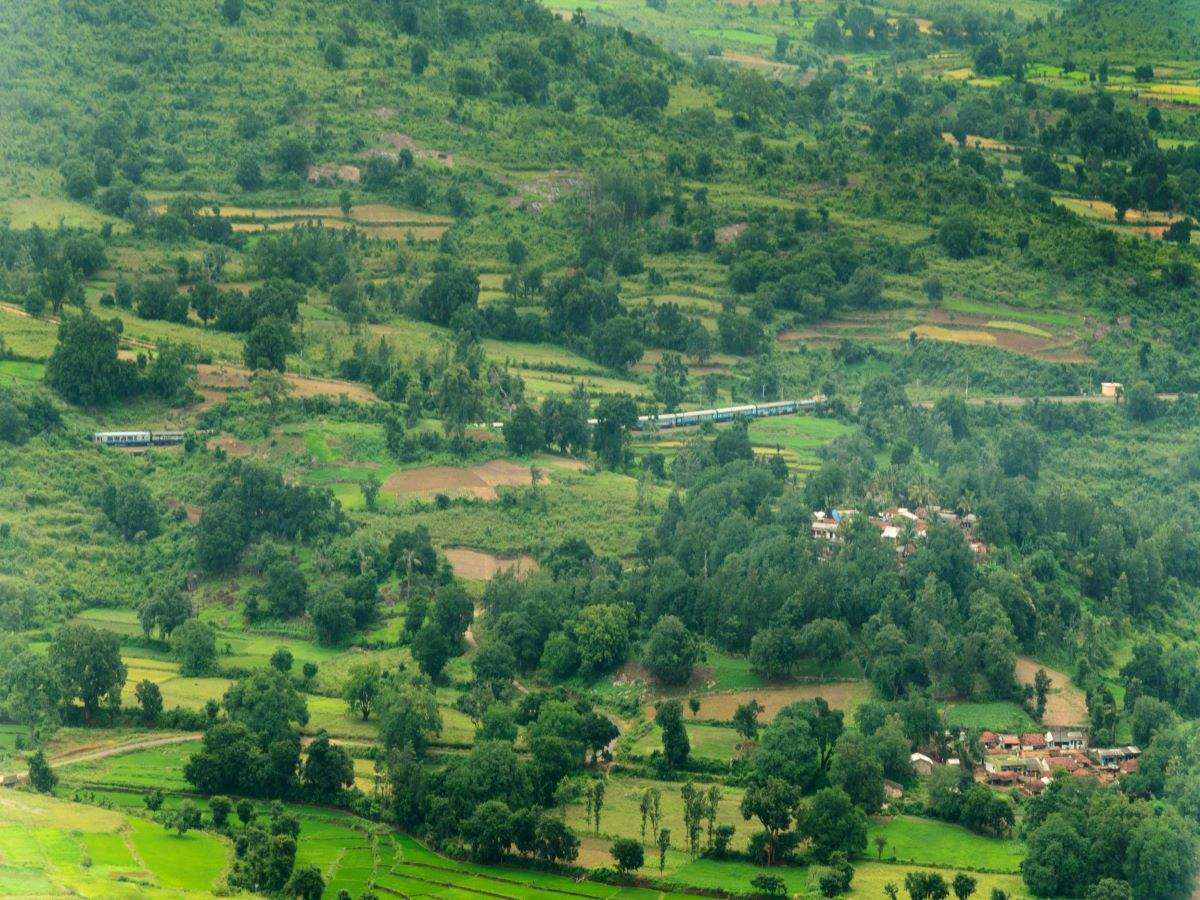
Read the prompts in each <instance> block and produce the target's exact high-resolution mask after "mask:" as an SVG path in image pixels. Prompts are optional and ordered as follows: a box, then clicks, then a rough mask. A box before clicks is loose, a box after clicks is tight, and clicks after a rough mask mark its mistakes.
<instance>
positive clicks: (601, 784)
mask: <svg viewBox="0 0 1200 900" xmlns="http://www.w3.org/2000/svg"><path fill="white" fill-rule="evenodd" d="M606 790H607V784H606V782H605V779H604V778H603V777H601V778H596V779H593V780H592V781H590V782H588V786H587V789H586V790H585V791H584V797H585V801H586V806H587V817H588V818H589V819H590V820H591V822H592V830H593V831H594V832H595V833H596V834H599V833H600V817H601V815H602V814H603V812H604V793H605V791H606Z"/></svg>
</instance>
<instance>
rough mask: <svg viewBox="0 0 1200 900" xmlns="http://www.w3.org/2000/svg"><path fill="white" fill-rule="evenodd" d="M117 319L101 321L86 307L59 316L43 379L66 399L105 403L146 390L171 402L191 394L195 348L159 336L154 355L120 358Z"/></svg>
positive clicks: (87, 403) (84, 402) (78, 402)
mask: <svg viewBox="0 0 1200 900" xmlns="http://www.w3.org/2000/svg"><path fill="white" fill-rule="evenodd" d="M121 329H122V325H121V320H120V319H112V320H111V321H104V320H102V319H99V318H97V317H96V316H94V315H92V314H91V313H90V312H88V311H87V310H84V311H83V312H82V313H81V314H79V315H67V316H63V318H62V321H61V322H60V323H59V326H58V342H57V343H56V344H55V345H54V351H53V352H52V353H51V354H50V359H49V360H48V361H47V362H46V383H47V384H48V385H50V387H52V388H53V389H54V390H55V391H57V392H58V394H59V396H61V397H62V398H63V399H64V400H67V401H68V402H70V403H75V404H78V405H80V406H105V405H107V404H109V403H112V402H114V401H116V400H123V399H129V398H131V397H135V396H138V395H139V394H148V395H150V396H155V397H159V398H161V399H163V400H167V401H171V402H183V401H186V400H188V399H190V398H191V396H192V394H193V391H192V381H193V378H194V375H195V368H194V364H195V361H196V359H195V353H194V351H193V350H192V349H191V348H190V347H187V346H185V345H182V344H173V343H170V342H165V341H164V342H160V343H159V345H158V348H157V351H156V352H155V354H154V356H153V357H152V358H149V359H147V357H146V356H145V355H144V354H142V355H139V357H138V359H137V361H133V360H125V359H120V358H119V357H118V355H117V348H118V346H119V344H120V334H121Z"/></svg>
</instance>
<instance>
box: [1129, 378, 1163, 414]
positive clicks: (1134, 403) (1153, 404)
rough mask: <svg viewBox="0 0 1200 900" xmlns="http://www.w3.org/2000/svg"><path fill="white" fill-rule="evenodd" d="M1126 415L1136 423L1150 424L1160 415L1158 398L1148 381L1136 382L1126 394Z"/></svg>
mask: <svg viewBox="0 0 1200 900" xmlns="http://www.w3.org/2000/svg"><path fill="white" fill-rule="evenodd" d="M1125 413H1126V414H1127V415H1128V416H1129V418H1130V419H1132V420H1133V421H1134V422H1149V421H1150V420H1152V419H1153V418H1154V417H1155V416H1157V415H1158V397H1157V396H1155V393H1154V388H1153V387H1152V386H1151V385H1150V382H1148V381H1136V382H1134V383H1133V384H1132V385H1130V386H1129V390H1127V391H1126V392H1125Z"/></svg>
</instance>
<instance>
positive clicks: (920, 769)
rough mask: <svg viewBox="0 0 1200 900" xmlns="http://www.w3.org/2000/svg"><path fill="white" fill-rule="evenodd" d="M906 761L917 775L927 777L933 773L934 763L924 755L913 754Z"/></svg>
mask: <svg viewBox="0 0 1200 900" xmlns="http://www.w3.org/2000/svg"><path fill="white" fill-rule="evenodd" d="M908 761H909V763H910V764H911V765H912V768H913V771H914V772H916V773H917V774H918V775H928V774H929V773H930V772H932V771H933V767H934V765H935V763H934V761H933V760H932V759H930V758H929V757H928V756H926V755H925V754H924V753H914V754H913V755H912V756H910V757H909V758H908Z"/></svg>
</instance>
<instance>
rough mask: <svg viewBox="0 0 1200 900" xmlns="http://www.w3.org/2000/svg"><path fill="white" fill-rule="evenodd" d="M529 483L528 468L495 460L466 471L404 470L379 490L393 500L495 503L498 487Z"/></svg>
mask: <svg viewBox="0 0 1200 900" xmlns="http://www.w3.org/2000/svg"><path fill="white" fill-rule="evenodd" d="M542 477H543V480H548V478H546V476H545V475H543V476H542ZM532 483H533V477H532V475H531V474H530V471H529V466H523V465H520V464H518V463H514V462H509V461H508V460H503V459H497V460H492V461H491V462H486V463H480V464H479V465H475V466H470V467H469V468H463V467H459V466H423V467H421V468H419V469H405V470H404V471H402V472H397V473H396V474H395V475H393V476H392V477H391V478H389V479H388V480H387V481H386V482H384V485H383V489H384V490H385V491H387V492H388V493H389V494H393V495H395V496H397V497H399V496H407V495H415V494H457V495H459V496H467V497H476V498H478V499H480V500H495V499H496V498H497V496H498V494H497V493H496V488H498V487H501V486H509V485H529V484H532Z"/></svg>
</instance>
